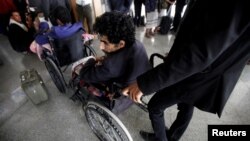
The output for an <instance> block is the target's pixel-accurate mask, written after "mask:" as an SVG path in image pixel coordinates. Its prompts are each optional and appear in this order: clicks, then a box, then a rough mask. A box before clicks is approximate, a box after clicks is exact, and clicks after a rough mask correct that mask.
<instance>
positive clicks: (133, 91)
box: [122, 82, 143, 103]
mask: <svg viewBox="0 0 250 141" xmlns="http://www.w3.org/2000/svg"><path fill="white" fill-rule="evenodd" d="M122 93H123V94H124V95H125V96H129V97H130V98H131V99H132V100H133V101H134V102H136V103H142V102H141V97H142V95H143V94H142V92H141V90H140V89H139V87H138V85H137V82H135V83H132V84H130V85H129V86H128V87H126V88H125V89H123V90H122Z"/></svg>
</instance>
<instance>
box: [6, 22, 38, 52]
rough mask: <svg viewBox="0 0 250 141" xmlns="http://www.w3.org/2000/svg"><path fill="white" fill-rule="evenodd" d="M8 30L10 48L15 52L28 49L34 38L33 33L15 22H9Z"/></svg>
mask: <svg viewBox="0 0 250 141" xmlns="http://www.w3.org/2000/svg"><path fill="white" fill-rule="evenodd" d="M8 30H9V31H8V39H9V41H10V44H11V46H12V48H13V49H14V50H15V51H17V52H23V51H28V50H29V46H30V44H31V42H32V41H33V40H34V38H33V33H31V32H27V31H25V30H23V29H22V28H21V27H20V26H18V25H16V24H10V25H9V27H8Z"/></svg>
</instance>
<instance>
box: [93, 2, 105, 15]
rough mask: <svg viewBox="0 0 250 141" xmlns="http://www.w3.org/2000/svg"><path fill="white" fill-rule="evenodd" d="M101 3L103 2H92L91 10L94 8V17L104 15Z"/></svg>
mask: <svg viewBox="0 0 250 141" xmlns="http://www.w3.org/2000/svg"><path fill="white" fill-rule="evenodd" d="M103 1H104V0H93V8H94V16H95V17H97V16H100V15H101V14H103V13H104V11H105V10H104V8H103Z"/></svg>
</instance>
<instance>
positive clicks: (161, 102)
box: [148, 88, 194, 141]
mask: <svg viewBox="0 0 250 141" xmlns="http://www.w3.org/2000/svg"><path fill="white" fill-rule="evenodd" d="M180 94H181V91H179V92H176V91H175V90H173V89H168V88H167V89H164V90H162V91H159V92H157V93H156V94H155V95H154V96H153V97H152V99H151V100H150V101H149V103H148V110H149V117H150V120H151V124H152V127H153V129H154V132H155V135H156V139H157V141H168V139H169V140H171V141H175V140H179V139H180V137H181V136H182V134H183V133H184V132H185V130H186V128H187V127H188V124H189V122H190V120H191V118H192V116H193V110H194V106H192V105H189V104H185V103H184V102H183V100H182V99H181V98H179V97H178V95H180ZM174 104H177V106H178V110H179V112H178V114H177V117H176V119H175V121H174V122H173V124H172V125H171V127H170V128H169V130H168V131H166V127H165V120H164V111H165V109H166V108H168V107H170V106H172V105H174ZM166 132H167V134H168V138H167V134H166Z"/></svg>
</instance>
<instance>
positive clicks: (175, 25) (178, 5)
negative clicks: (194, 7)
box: [168, 0, 188, 32]
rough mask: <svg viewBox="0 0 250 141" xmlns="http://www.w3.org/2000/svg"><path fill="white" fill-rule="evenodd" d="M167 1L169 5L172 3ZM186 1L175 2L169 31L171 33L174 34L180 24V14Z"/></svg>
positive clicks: (178, 0) (177, 0)
mask: <svg viewBox="0 0 250 141" xmlns="http://www.w3.org/2000/svg"><path fill="white" fill-rule="evenodd" d="M168 1H169V2H170V3H171V2H172V1H171V0H168ZM187 1H188V0H176V7H175V15H174V21H173V28H172V29H171V30H172V31H173V32H176V31H177V29H178V26H179V24H180V22H181V14H182V11H183V8H184V6H185V5H186V4H187Z"/></svg>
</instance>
